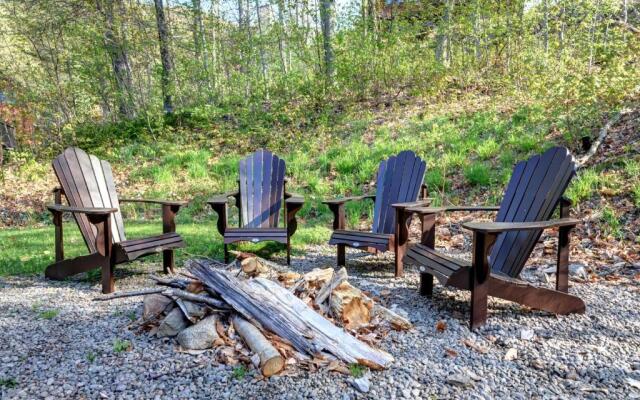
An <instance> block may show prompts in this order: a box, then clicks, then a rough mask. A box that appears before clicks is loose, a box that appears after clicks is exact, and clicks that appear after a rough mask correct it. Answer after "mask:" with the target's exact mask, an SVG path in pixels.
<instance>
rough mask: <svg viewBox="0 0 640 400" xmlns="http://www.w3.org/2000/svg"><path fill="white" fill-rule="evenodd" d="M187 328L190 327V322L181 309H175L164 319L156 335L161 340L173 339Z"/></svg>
mask: <svg viewBox="0 0 640 400" xmlns="http://www.w3.org/2000/svg"><path fill="white" fill-rule="evenodd" d="M187 326H189V321H187V319H186V318H185V316H184V314H183V313H182V311H181V310H180V309H179V308H174V309H172V310H171V312H169V314H167V316H166V317H164V319H163V320H162V323H161V324H160V326H159V327H158V332H157V333H156V335H157V336H158V337H159V338H162V337H173V336H176V335H177V334H178V333H180V332H181V331H182V330H183V329H185V328H186V327H187Z"/></svg>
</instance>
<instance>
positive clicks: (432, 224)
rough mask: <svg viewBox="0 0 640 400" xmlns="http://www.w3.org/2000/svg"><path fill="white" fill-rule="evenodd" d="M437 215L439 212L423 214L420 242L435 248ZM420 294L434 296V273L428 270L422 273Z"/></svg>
mask: <svg viewBox="0 0 640 400" xmlns="http://www.w3.org/2000/svg"><path fill="white" fill-rule="evenodd" d="M436 216H437V214H422V215H421V216H420V218H421V220H422V221H421V225H422V235H421V236H420V243H421V244H423V245H425V246H427V247H429V248H430V249H434V248H435V246H436ZM420 294H421V295H422V296H427V297H432V296H433V275H431V274H430V273H427V272H421V273H420Z"/></svg>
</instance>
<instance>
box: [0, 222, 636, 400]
mask: <svg viewBox="0 0 640 400" xmlns="http://www.w3.org/2000/svg"><path fill="white" fill-rule="evenodd" d="M414 225H416V224H414ZM417 225H418V228H419V224H417ZM438 229H440V228H438ZM450 229H454V228H453V227H452V228H450ZM451 234H452V235H453V234H458V231H455V232H454V231H452V232H451ZM469 246H470V243H468V241H467V240H466V239H465V251H464V252H460V251H456V250H452V251H451V252H450V255H451V256H453V257H462V258H465V257H467V258H466V259H468V256H469V254H470V253H469V250H470V247H469ZM305 255H306V256H305V257H299V256H298V257H293V259H292V269H294V270H296V271H299V272H303V271H309V270H311V269H313V268H314V267H325V266H327V265H334V264H335V248H334V247H330V246H324V245H323V246H308V247H307V248H306V249H305ZM550 257H551V259H550V260H549V261H548V262H546V264H551V263H552V262H553V261H554V260H553V256H550ZM272 260H274V261H277V262H280V263H283V264H284V257H282V255H281V254H280V253H278V254H275V255H273V256H272ZM347 263H348V265H349V269H348V271H349V275H350V276H353V277H354V281H355V278H362V279H361V280H362V281H365V280H366V286H367V290H369V291H370V292H371V293H382V292H383V291H390V292H391V293H390V294H389V295H388V296H385V297H388V303H386V304H385V305H386V306H388V307H392V305H394V304H395V305H396V306H397V308H398V309H401V310H402V311H404V312H406V313H407V314H408V316H409V318H410V319H411V321H412V322H413V323H414V325H415V329H413V330H411V331H408V332H396V331H390V332H389V334H388V335H386V336H385V337H384V338H382V339H381V340H380V342H379V347H381V348H382V349H384V350H386V351H388V352H390V353H391V354H392V355H393V356H394V357H395V359H396V362H395V363H394V365H393V366H392V367H391V368H390V369H388V370H386V371H371V372H369V373H367V375H365V376H366V379H367V381H368V383H369V388H368V392H361V391H360V390H359V389H358V388H357V387H356V386H355V385H354V383H352V382H353V381H354V380H355V379H354V378H353V377H350V376H345V375H339V374H336V373H333V372H327V371H323V370H320V371H318V372H313V373H309V372H307V371H304V372H301V373H298V374H297V375H296V376H276V377H271V378H269V379H266V380H259V379H257V377H258V376H257V375H256V374H255V372H254V370H253V369H252V367H249V372H248V373H247V375H246V376H245V378H244V379H236V378H234V377H233V367H230V366H226V365H219V364H217V363H216V362H215V361H214V357H213V356H212V351H211V350H208V351H207V352H205V353H203V354H200V355H190V354H186V353H180V352H177V351H176V350H177V344H176V340H175V339H173V338H164V339H158V338H156V337H153V336H152V335H148V334H146V333H142V334H139V335H138V334H136V333H135V331H134V330H130V329H129V326H130V324H131V320H130V319H129V316H130V315H131V314H132V313H135V315H137V316H140V315H142V299H141V298H140V297H137V298H136V297H130V298H122V299H117V300H113V301H109V302H95V301H92V298H93V297H95V296H96V295H98V294H99V292H100V283H99V281H98V280H93V281H92V280H89V278H85V279H84V280H80V279H68V280H65V281H61V282H56V281H49V280H46V279H44V278H43V277H4V278H0V287H1V288H2V289H1V290H0V326H2V327H4V329H3V331H2V333H1V334H0V337H1V338H2V339H1V340H0V341H1V342H2V346H0V381H2V382H6V381H8V380H15V382H16V385H15V387H7V386H0V398H7V399H32V398H47V397H49V398H92V399H94V398H98V399H99V398H105V399H113V398H132V399H155V398H190V397H191V398H195V399H197V398H221V399H236V398H265V399H280V398H282V399H291V400H293V399H311V398H313V399H343V400H349V399H356V398H362V397H363V396H364V397H366V398H373V399H392V398H403V399H406V398H415V399H420V398H425V399H427V398H474V399H493V398H501V399H502V398H527V399H528V398H594V399H602V398H607V399H629V398H634V397H636V396H638V394H639V392H640V389H636V387H634V385H635V384H636V382H637V381H638V380H640V358H639V356H638V351H637V349H638V348H640V336H639V335H638V334H637V332H640V320H639V319H638V318H637V310H638V309H640V296H638V292H637V287H636V286H634V285H633V284H628V283H625V282H624V281H615V282H608V281H605V280H600V281H596V282H591V283H589V284H583V283H580V282H578V281H576V280H573V279H571V280H570V284H571V287H570V289H569V290H570V293H572V294H575V295H577V296H580V297H581V298H582V299H584V301H585V303H586V305H587V310H586V313H585V314H582V315H570V316H557V317H556V316H552V315H549V314H546V313H542V312H537V311H531V310H527V311H525V310H524V309H523V308H522V307H520V306H518V305H515V304H513V303H509V302H506V301H502V300H499V299H494V298H490V300H489V320H488V323H487V325H486V326H485V327H484V328H482V329H479V330H477V331H476V332H470V331H469V328H468V317H469V314H468V313H469V305H468V304H469V292H465V291H456V290H453V289H449V288H446V289H445V288H443V287H442V286H441V285H439V284H436V285H435V287H434V295H433V298H432V299H427V298H425V297H422V296H420V295H419V294H418V292H417V290H416V288H417V286H418V279H419V274H418V273H417V269H416V268H414V267H413V266H409V265H407V266H405V275H404V277H403V278H398V279H394V278H393V268H392V266H393V254H392V253H388V254H385V255H378V256H375V255H367V253H364V252H359V251H355V250H347ZM159 268H160V265H158V264H154V263H153V262H148V261H145V262H142V263H138V262H136V263H132V264H129V265H127V266H123V267H120V269H118V270H116V271H117V272H116V274H117V277H116V285H117V288H118V290H121V291H125V290H134V289H139V288H142V287H149V286H150V285H151V282H150V281H148V280H147V274H148V273H152V272H156V271H157V270H158V269H159ZM593 268H595V267H594V266H591V265H589V269H590V270H591V269H593ZM125 269H126V272H125ZM133 271H135V273H130V272H133ZM527 276H528V275H527ZM573 276H574V275H572V277H573ZM527 279H529V278H527ZM534 283H535V284H543V283H541V282H540V281H534ZM550 285H551V284H550ZM41 308H47V309H49V308H52V309H53V308H55V309H56V310H58V311H59V314H58V315H57V316H56V317H54V318H52V319H43V318H40V317H39V316H38V314H39V313H38V311H35V310H39V309H41ZM441 320H445V321H447V328H446V330H445V331H444V332H437V331H436V328H435V326H436V323H437V322H438V321H441ZM523 331H532V332H534V333H535V334H534V335H533V337H532V338H531V339H529V340H524V339H523V338H522V332H523ZM525 337H528V335H525ZM115 339H120V340H128V341H130V342H131V344H132V346H131V349H130V350H129V351H124V352H119V353H116V352H114V348H113V343H114V340H115ZM464 340H471V341H473V342H474V343H476V344H478V345H481V346H482V347H484V348H487V349H488V351H487V352H486V353H478V352H476V351H475V350H473V349H470V348H468V347H466V346H465V345H464V344H462V342H463V341H464ZM510 348H514V349H516V348H517V353H518V354H517V356H518V357H517V358H516V359H514V360H512V361H505V360H504V355H505V353H506V352H507V351H508V350H509V349H510ZM445 349H451V350H454V351H455V354H456V355H455V356H453V357H445V356H444V355H445V354H446V351H445ZM90 355H92V356H90ZM567 378H570V379H567ZM573 379H575V380H573ZM454 381H455V383H453V382H454ZM65 385H66V386H65ZM363 393H366V394H363Z"/></svg>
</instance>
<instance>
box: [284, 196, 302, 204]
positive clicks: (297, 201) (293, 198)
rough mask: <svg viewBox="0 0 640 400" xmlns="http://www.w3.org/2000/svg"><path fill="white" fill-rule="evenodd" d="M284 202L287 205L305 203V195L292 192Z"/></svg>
mask: <svg viewBox="0 0 640 400" xmlns="http://www.w3.org/2000/svg"><path fill="white" fill-rule="evenodd" d="M284 203H285V204H286V205H295V204H304V197H302V196H300V195H298V194H291V197H288V198H287V199H286V200H285V201H284Z"/></svg>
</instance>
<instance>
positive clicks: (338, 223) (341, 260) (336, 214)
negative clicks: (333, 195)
mask: <svg viewBox="0 0 640 400" xmlns="http://www.w3.org/2000/svg"><path fill="white" fill-rule="evenodd" d="M327 205H328V206H329V210H331V212H332V213H333V230H334V231H336V230H341V229H344V226H345V221H344V219H345V218H344V203H337V204H335V203H333V204H327ZM336 247H337V262H336V264H337V265H338V266H339V267H343V266H344V265H345V264H346V254H345V253H346V251H345V250H346V249H345V246H344V244H339V245H337V246H336Z"/></svg>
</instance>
